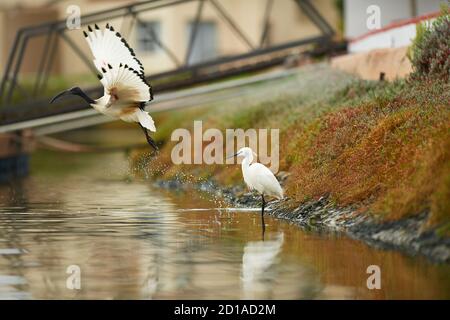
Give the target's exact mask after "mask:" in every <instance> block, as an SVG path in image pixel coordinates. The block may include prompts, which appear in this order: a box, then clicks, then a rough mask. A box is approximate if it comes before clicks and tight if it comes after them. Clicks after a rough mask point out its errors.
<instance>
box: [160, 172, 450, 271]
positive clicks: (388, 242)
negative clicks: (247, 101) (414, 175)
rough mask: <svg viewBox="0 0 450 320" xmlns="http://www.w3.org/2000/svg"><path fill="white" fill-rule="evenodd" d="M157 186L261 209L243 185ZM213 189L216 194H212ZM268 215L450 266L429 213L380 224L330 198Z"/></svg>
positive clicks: (449, 249) (445, 241)
mask: <svg viewBox="0 0 450 320" xmlns="http://www.w3.org/2000/svg"><path fill="white" fill-rule="evenodd" d="M155 185H156V186H157V187H159V188H164V189H170V190H187V189H192V188H194V189H196V190H198V191H204V192H207V193H209V194H210V195H211V196H214V197H216V198H220V199H223V200H224V201H226V202H227V203H229V204H231V205H234V206H236V207H258V206H260V205H261V202H260V198H259V196H257V195H256V194H253V193H249V192H246V190H245V189H244V188H243V187H242V186H236V187H233V188H224V187H222V186H219V185H217V184H216V183H214V182H213V181H205V182H202V183H197V184H192V183H183V182H180V181H179V180H169V181H167V180H158V181H156V182H155ZM212 190H213V191H212ZM266 209H267V210H266V213H265V214H266V215H270V216H272V217H275V218H278V219H283V220H287V221H289V222H291V223H294V224H297V225H298V226H300V227H302V228H307V229H313V230H316V231H322V232H324V231H325V232H342V233H344V234H346V235H347V236H349V237H351V238H353V239H357V240H360V241H364V242H365V243H367V244H368V245H370V246H374V247H376V248H380V249H385V250H398V251H401V252H403V253H406V254H408V255H410V256H416V255H423V256H425V257H426V258H428V259H429V260H430V261H432V262H434V263H450V238H442V237H439V236H438V235H437V234H436V232H435V230H429V231H422V230H425V228H424V225H425V223H426V220H427V217H428V212H423V213H421V214H418V215H416V216H413V217H410V218H406V219H401V220H398V221H393V222H383V223H380V222H377V221H375V219H373V218H371V217H370V216H368V215H364V214H360V213H357V212H356V210H355V209H354V208H351V207H348V208H338V207H336V206H335V205H333V204H332V203H331V202H330V201H328V199H327V198H325V197H322V198H320V199H318V200H315V201H309V202H306V203H302V204H298V203H295V202H294V201H293V200H291V199H289V198H285V199H283V200H279V201H277V200H274V201H270V202H269V203H268V205H267V207H266Z"/></svg>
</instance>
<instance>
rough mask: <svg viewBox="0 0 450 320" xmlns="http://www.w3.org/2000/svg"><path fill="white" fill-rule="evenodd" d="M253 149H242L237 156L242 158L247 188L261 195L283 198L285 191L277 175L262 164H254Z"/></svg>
mask: <svg viewBox="0 0 450 320" xmlns="http://www.w3.org/2000/svg"><path fill="white" fill-rule="evenodd" d="M253 154H254V153H253V151H252V149H250V148H248V147H245V148H241V149H240V150H239V151H238V152H237V153H236V156H238V157H239V156H242V157H244V159H243V160H242V164H241V165H242V175H243V176H244V181H245V183H246V184H247V186H248V187H249V188H250V189H252V190H256V191H258V193H259V194H261V195H266V196H271V197H275V198H278V199H282V198H283V189H282V188H281V186H280V183H279V182H278V180H277V178H275V175H274V174H273V173H272V171H270V169H269V168H267V167H266V166H264V165H263V164H261V163H252V162H253Z"/></svg>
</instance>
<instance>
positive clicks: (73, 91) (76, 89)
mask: <svg viewBox="0 0 450 320" xmlns="http://www.w3.org/2000/svg"><path fill="white" fill-rule="evenodd" d="M69 94H71V95H74V96H79V97H81V98H83V99H84V100H85V101H86V102H87V103H89V104H90V103H94V102H95V101H94V100H92V99H91V98H89V97H88V96H87V95H86V93H84V91H83V90H81V89H80V87H73V88H70V89H68V90H65V91H63V92H60V93H58V94H57V95H56V96H54V97H53V99H52V100H51V101H50V103H53V102H55V100H57V99H59V98H60V97H62V96H65V95H69Z"/></svg>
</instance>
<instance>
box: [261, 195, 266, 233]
mask: <svg viewBox="0 0 450 320" xmlns="http://www.w3.org/2000/svg"><path fill="white" fill-rule="evenodd" d="M261 198H262V207H261V224H262V239H263V241H264V233H265V232H266V224H265V223H264V207H265V206H266V200H265V199H264V195H263V194H262V195H261Z"/></svg>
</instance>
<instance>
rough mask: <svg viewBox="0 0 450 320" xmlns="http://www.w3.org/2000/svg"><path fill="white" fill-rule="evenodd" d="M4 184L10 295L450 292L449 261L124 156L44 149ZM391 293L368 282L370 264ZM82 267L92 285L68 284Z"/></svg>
mask: <svg viewBox="0 0 450 320" xmlns="http://www.w3.org/2000/svg"><path fill="white" fill-rule="evenodd" d="M33 161H34V164H33V168H32V169H33V170H32V174H31V176H30V177H29V178H27V179H25V180H23V181H20V182H15V183H14V184H11V185H7V186H1V187H0V203H1V207H0V298H2V299H5V298H12V299H33V298H34V299H54V298H67V299H72V298H77V299H87V298H94V299H122V298H133V299H166V298H175V299H206V298H219V299H222V298H223V299H234V298H246V299H247V298H249V299H252V298H261V299H282V298H287V299H305V298H308V299H309V298H339V299H341V298H343V299H347V298H349V299H354V298H369V299H394V298H450V284H449V275H450V270H449V267H448V266H442V265H440V266H439V265H433V264H430V263H428V262H427V261H426V260H425V259H423V258H411V257H407V256H404V255H402V254H400V253H397V252H392V251H381V250H377V249H374V248H370V247H368V246H366V245H364V244H362V243H360V242H358V241H354V240H351V239H348V238H347V237H344V236H340V235H329V234H328V235H327V234H323V235H320V234H315V233H310V232H306V231H302V230H301V229H299V228H298V227H296V226H295V225H290V224H288V223H287V222H283V221H277V220H274V219H271V218H269V217H267V218H266V223H267V231H266V236H265V241H262V240H261V229H260V227H261V226H260V215H259V211H256V212H255V210H253V211H252V210H249V211H243V210H233V209H231V210H218V209H215V207H216V204H215V203H214V202H211V201H208V200H207V196H205V195H201V194H197V193H189V194H185V193H170V192H167V191H161V190H158V189H156V188H154V187H152V186H151V183H150V182H149V181H142V180H140V179H132V178H130V177H131V176H132V170H130V169H129V164H128V158H127V156H126V155H124V154H122V153H114V154H100V155H99V154H95V155H92V154H83V155H73V154H57V153H40V154H36V155H35V156H34V159H33ZM372 264H376V265H379V266H380V267H381V270H382V290H368V289H367V288H366V279H367V277H368V275H367V274H366V268H367V266H369V265H372ZM71 265H77V266H79V267H80V270H81V289H80V290H70V289H67V287H66V281H67V278H68V277H70V274H67V273H66V270H67V268H68V267H69V266H71Z"/></svg>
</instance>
